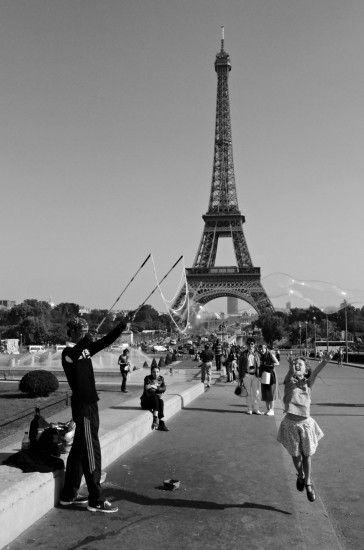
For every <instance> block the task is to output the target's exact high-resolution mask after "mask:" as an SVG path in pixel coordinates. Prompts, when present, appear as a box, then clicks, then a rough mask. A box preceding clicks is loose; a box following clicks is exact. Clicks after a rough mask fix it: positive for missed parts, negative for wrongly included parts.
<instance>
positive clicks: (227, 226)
mask: <svg viewBox="0 0 364 550" xmlns="http://www.w3.org/2000/svg"><path fill="white" fill-rule="evenodd" d="M215 71H216V73H217V101H216V125H215V151H214V165H213V172H212V184H211V193H210V201H209V207H208V211H207V213H206V214H205V215H204V216H202V218H203V220H204V222H205V227H204V230H203V233H202V237H201V241H200V245H199V247H198V250H197V254H196V257H195V260H194V262H193V266H192V268H186V277H187V285H188V293H189V297H190V298H192V299H193V301H194V302H197V303H199V304H201V305H203V304H206V303H208V302H210V301H211V300H214V299H216V298H220V297H225V296H232V297H236V298H240V299H241V300H244V301H245V302H247V303H249V304H250V305H251V306H252V307H253V308H254V309H255V310H256V311H257V313H259V314H262V313H264V312H267V311H274V308H273V305H272V303H271V302H270V300H269V298H268V296H267V294H266V292H265V290H264V288H263V286H262V284H261V281H260V268H259V267H254V266H253V262H252V260H251V257H250V254H249V250H248V246H247V243H246V240H245V236H244V232H243V223H244V222H245V217H244V216H243V215H242V214H241V213H240V210H239V206H238V199H237V194H236V185H235V174H234V162H233V148H232V137H231V120H230V104H229V87H228V76H229V72H230V71H231V62H230V57H229V54H228V53H227V52H226V51H225V50H224V28H223V27H222V39H221V50H220V52H219V53H218V54H217V55H216V60H215ZM219 238H230V239H232V241H233V247H234V252H235V258H236V264H237V265H236V266H227V267H215V260H216V253H217V245H218V240H219ZM185 293H186V291H185V290H182V291H181V293H180V294H179V296H178V297H177V299H176V301H175V303H174V308H177V307H178V306H180V304H181V303H182V302H183V301H184V299H185Z"/></svg>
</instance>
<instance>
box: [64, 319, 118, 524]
mask: <svg viewBox="0 0 364 550" xmlns="http://www.w3.org/2000/svg"><path fill="white" fill-rule="evenodd" d="M68 327H69V329H68V336H69V338H70V339H71V340H72V342H77V343H76V344H72V343H70V342H69V343H68V345H67V347H66V348H65V349H64V350H63V352H62V366H63V369H64V372H65V374H66V377H67V380H68V384H69V386H70V388H71V390H72V396H71V409H72V417H73V420H74V421H75V423H76V431H75V436H74V440H73V444H72V447H71V451H70V454H69V456H68V460H67V467H66V475H65V482H64V487H63V491H62V494H61V500H60V504H61V505H62V506H69V505H75V504H86V503H87V502H88V507H87V509H88V510H89V511H90V512H104V513H112V512H117V510H118V509H117V507H115V506H112V504H110V502H108V501H107V500H103V498H102V496H101V485H100V479H101V449H100V442H99V435H98V431H99V411H98V405H97V402H98V400H99V397H98V395H97V392H96V385H95V376H94V370H93V365H92V360H91V357H92V356H93V355H95V354H96V353H97V352H99V351H101V350H102V349H104V348H106V347H108V346H110V345H111V344H112V343H113V342H114V341H115V340H116V339H117V338H118V337H119V336H120V334H121V333H122V332H123V330H124V329H125V328H126V324H125V323H124V322H123V321H122V322H121V323H119V324H118V325H116V327H115V328H114V329H113V330H112V331H111V332H109V334H107V335H106V336H104V337H103V338H100V339H99V340H96V341H93V339H92V336H91V335H90V334H89V332H88V325H87V323H86V321H85V319H82V318H75V319H73V320H72V321H70V322H69V323H68ZM83 475H84V476H85V480H86V484H87V489H88V493H89V494H88V498H83V497H80V496H78V495H77V492H78V489H79V487H80V485H81V479H82V476H83Z"/></svg>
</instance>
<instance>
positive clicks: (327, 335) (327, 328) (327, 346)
mask: <svg viewBox="0 0 364 550" xmlns="http://www.w3.org/2000/svg"><path fill="white" fill-rule="evenodd" d="M326 351H327V352H328V351H329V316H328V314H327V313H326Z"/></svg>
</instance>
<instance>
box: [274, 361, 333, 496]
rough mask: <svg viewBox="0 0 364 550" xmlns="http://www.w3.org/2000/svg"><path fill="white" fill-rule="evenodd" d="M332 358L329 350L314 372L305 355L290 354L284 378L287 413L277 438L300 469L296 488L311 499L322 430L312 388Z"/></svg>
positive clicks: (313, 494)
mask: <svg viewBox="0 0 364 550" xmlns="http://www.w3.org/2000/svg"><path fill="white" fill-rule="evenodd" d="M331 358H332V352H327V353H326V354H325V355H324V356H323V358H322V361H321V362H320V363H319V364H318V365H317V367H316V368H315V369H314V370H312V371H311V369H310V368H309V366H308V363H307V360H306V358H305V357H297V358H296V359H293V357H291V356H288V365H289V370H288V373H287V375H286V377H285V379H284V397H283V403H284V412H285V413H286V416H285V417H284V419H283V420H282V422H281V425H280V427H279V430H278V437H277V440H278V441H279V442H280V443H282V445H283V446H284V447H285V448H286V449H287V451H288V453H289V454H290V455H291V456H292V460H293V464H294V467H295V468H296V471H297V481H296V488H297V490H298V491H303V490H304V489H305V488H306V494H307V498H308V500H309V501H310V502H314V500H315V499H316V495H315V491H314V488H313V485H312V477H311V469H312V456H313V455H314V454H315V452H316V449H317V445H318V442H319V440H320V439H321V438H322V437H323V435H324V434H323V432H322V430H321V428H320V427H319V425H318V424H317V422H316V420H314V419H313V418H312V417H311V416H310V405H311V388H312V386H313V384H314V382H315V380H316V377H317V375H318V374H319V373H320V371H321V370H322V369H323V368H324V366H325V365H326V364H327V363H328V362H329V361H330V359H331Z"/></svg>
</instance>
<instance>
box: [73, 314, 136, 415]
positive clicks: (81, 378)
mask: <svg viewBox="0 0 364 550" xmlns="http://www.w3.org/2000/svg"><path fill="white" fill-rule="evenodd" d="M125 327H126V325H125V323H124V322H121V323H119V324H118V325H116V327H115V328H113V330H112V331H110V332H109V334H106V336H104V337H103V338H100V340H96V341H95V342H93V341H92V338H91V336H90V335H89V334H86V336H84V337H83V338H82V339H81V340H80V341H79V342H78V343H77V344H76V345H75V346H73V347H66V348H65V349H64V350H63V352H62V367H63V370H64V372H65V374H66V377H67V381H68V384H69V386H70V388H71V390H72V397H71V407H72V412H74V411H76V412H80V411H82V409H83V408H85V407H87V406H89V405H92V404H94V403H97V401H98V400H99V396H98V395H97V392H96V385H95V376H94V370H93V365H92V361H91V357H92V356H93V355H95V354H96V353H98V352H99V351H101V350H103V349H105V348H107V347H108V346H110V345H111V344H112V343H113V342H114V341H115V340H116V339H117V338H118V337H119V336H120V334H121V333H122V332H123V330H124V329H125Z"/></svg>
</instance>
